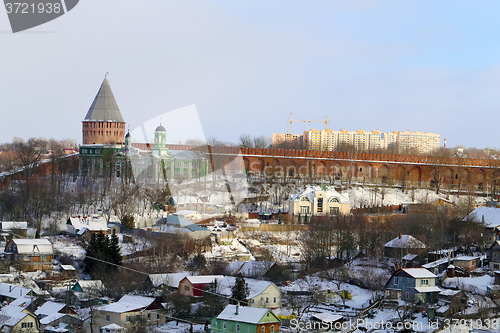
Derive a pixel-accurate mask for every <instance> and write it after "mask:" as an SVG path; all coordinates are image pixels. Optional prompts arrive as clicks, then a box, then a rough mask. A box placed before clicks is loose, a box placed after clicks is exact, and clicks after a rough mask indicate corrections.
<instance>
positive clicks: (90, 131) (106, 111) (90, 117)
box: [82, 78, 125, 145]
mask: <svg viewBox="0 0 500 333" xmlns="http://www.w3.org/2000/svg"><path fill="white" fill-rule="evenodd" d="M82 134H83V144H84V145H87V144H111V143H122V142H123V140H124V136H125V122H124V121H123V118H122V114H121V112H120V109H119V108H118V105H117V104H116V101H115V97H114V96H113V92H112V91H111V87H110V86H109V82H108V79H107V78H104V81H103V82H102V84H101V88H99V91H98V92H97V95H96V96H95V98H94V102H93V103H92V105H91V106H90V109H89V111H88V112H87V115H86V116H85V119H84V120H83V121H82Z"/></svg>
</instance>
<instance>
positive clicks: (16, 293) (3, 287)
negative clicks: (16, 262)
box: [0, 283, 31, 299]
mask: <svg viewBox="0 0 500 333" xmlns="http://www.w3.org/2000/svg"><path fill="white" fill-rule="evenodd" d="M30 291H31V289H28V288H24V287H21V286H17V285H15V284H10V283H0V295H1V296H5V297H9V298H14V299H17V298H19V297H21V296H25V295H27V294H28V293H29V292H30Z"/></svg>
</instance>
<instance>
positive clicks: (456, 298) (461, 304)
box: [439, 289, 469, 317]
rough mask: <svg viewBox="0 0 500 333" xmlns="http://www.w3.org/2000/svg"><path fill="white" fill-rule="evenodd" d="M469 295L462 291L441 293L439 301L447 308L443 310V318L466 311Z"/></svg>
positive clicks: (449, 290)
mask: <svg viewBox="0 0 500 333" xmlns="http://www.w3.org/2000/svg"><path fill="white" fill-rule="evenodd" d="M468 299H469V298H468V297H467V295H466V294H465V293H464V292H463V291H462V290H451V289H445V290H443V291H442V292H440V293H439V300H440V301H442V302H443V303H444V304H445V305H444V306H445V307H447V308H442V309H441V312H442V314H443V316H445V317H448V316H451V315H453V314H455V313H458V312H460V311H462V310H464V309H465V308H466V307H467V301H468Z"/></svg>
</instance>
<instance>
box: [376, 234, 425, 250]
mask: <svg viewBox="0 0 500 333" xmlns="http://www.w3.org/2000/svg"><path fill="white" fill-rule="evenodd" d="M384 246H385V247H390V248H396V249H401V248H405V249H425V244H424V243H422V242H421V241H419V240H418V239H416V238H415V237H413V236H412V235H401V236H398V237H396V238H394V239H393V240H391V241H389V242H387V243H385V245H384Z"/></svg>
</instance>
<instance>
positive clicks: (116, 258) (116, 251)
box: [108, 230, 122, 270]
mask: <svg viewBox="0 0 500 333" xmlns="http://www.w3.org/2000/svg"><path fill="white" fill-rule="evenodd" d="M108 261H109V262H112V263H113V264H115V265H119V266H121V264H122V255H121V253H120V245H119V241H118V236H117V235H116V232H115V230H113V234H112V235H111V239H110V240H109V244H108ZM110 268H113V269H114V270H116V269H118V267H116V266H111V267H110Z"/></svg>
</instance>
